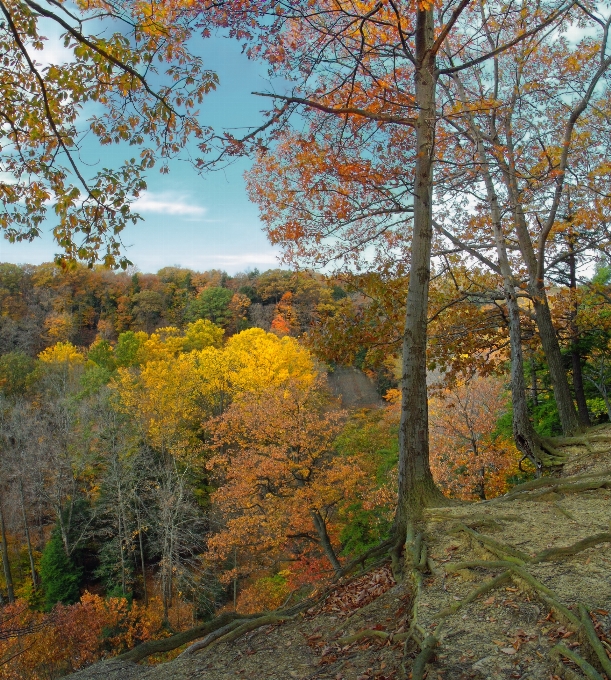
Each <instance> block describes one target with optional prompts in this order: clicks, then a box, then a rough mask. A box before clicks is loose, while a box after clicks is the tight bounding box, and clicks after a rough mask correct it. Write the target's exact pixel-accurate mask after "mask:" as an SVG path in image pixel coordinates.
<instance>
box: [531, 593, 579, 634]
mask: <svg viewBox="0 0 611 680" xmlns="http://www.w3.org/2000/svg"><path fill="white" fill-rule="evenodd" d="M539 597H540V599H541V600H543V602H545V604H546V605H547V606H548V607H549V608H550V609H551V610H552V611H553V612H554V613H555V614H556V616H559V617H561V618H564V619H565V620H566V621H567V622H568V623H569V624H571V625H572V626H573V627H574V628H575V630H577V629H578V628H579V619H578V618H577V617H576V616H575V614H573V612H571V610H570V609H568V608H567V607H565V606H564V605H563V604H562V602H559V601H558V600H557V599H556V598H555V597H550V596H549V595H546V594H545V593H543V592H541V591H539Z"/></svg>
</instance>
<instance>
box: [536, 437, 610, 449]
mask: <svg viewBox="0 0 611 680" xmlns="http://www.w3.org/2000/svg"><path fill="white" fill-rule="evenodd" d="M546 441H550V442H552V443H553V445H554V446H556V447H560V448H562V447H563V446H584V447H585V448H586V449H588V450H591V448H592V447H591V444H592V443H593V442H594V443H596V442H603V443H604V442H611V434H589V435H587V434H586V435H581V436H577V437H554V438H553V439H550V440H546Z"/></svg>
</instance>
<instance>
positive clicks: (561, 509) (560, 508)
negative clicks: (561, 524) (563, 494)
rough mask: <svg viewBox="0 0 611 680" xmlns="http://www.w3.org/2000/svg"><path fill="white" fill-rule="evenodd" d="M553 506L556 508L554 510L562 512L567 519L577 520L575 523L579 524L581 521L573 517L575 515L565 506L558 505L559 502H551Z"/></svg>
mask: <svg viewBox="0 0 611 680" xmlns="http://www.w3.org/2000/svg"><path fill="white" fill-rule="evenodd" d="M553 506H554V507H555V508H556V510H558V512H560V513H561V514H563V515H564V516H565V517H566V518H567V519H570V520H571V521H572V522H577V524H581V522H580V521H579V520H578V519H577V518H576V517H575V515H573V514H572V513H570V512H569V511H568V510H567V509H566V508H563V507H562V506H561V505H560V503H553Z"/></svg>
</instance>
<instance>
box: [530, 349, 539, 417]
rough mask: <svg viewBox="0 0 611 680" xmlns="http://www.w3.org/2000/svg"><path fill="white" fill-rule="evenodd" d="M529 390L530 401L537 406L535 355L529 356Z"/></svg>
mask: <svg viewBox="0 0 611 680" xmlns="http://www.w3.org/2000/svg"><path fill="white" fill-rule="evenodd" d="M530 390H531V398H532V402H533V404H534V405H535V406H539V388H538V387H537V365H536V363H535V357H534V356H533V355H531V357H530Z"/></svg>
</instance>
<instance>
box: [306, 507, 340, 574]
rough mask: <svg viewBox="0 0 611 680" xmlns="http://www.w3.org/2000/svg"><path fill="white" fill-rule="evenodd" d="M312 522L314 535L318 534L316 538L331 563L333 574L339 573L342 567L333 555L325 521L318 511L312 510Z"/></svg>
mask: <svg viewBox="0 0 611 680" xmlns="http://www.w3.org/2000/svg"><path fill="white" fill-rule="evenodd" d="M312 520H313V521H314V527H315V528H316V533H317V534H318V538H320V544H321V545H322V549H323V550H324V551H325V555H326V556H327V559H328V560H329V562H331V566H332V567H333V569H334V571H335V573H338V572H340V571H341V569H342V565H341V564H340V561H339V560H338V559H337V555H336V554H335V551H334V550H333V546H332V545H331V539H330V538H329V534H328V533H327V525H326V523H325V520H324V519H323V518H322V515H321V514H320V512H318V510H312Z"/></svg>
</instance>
